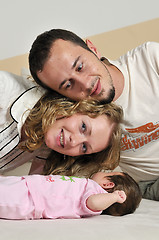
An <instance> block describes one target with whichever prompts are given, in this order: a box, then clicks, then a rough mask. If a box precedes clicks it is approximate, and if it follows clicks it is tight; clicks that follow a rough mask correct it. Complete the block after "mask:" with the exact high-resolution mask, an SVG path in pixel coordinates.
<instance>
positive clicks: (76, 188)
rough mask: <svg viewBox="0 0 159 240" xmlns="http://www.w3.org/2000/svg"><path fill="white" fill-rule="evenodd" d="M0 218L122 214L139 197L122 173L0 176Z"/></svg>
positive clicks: (130, 179)
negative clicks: (84, 176)
mask: <svg viewBox="0 0 159 240" xmlns="http://www.w3.org/2000/svg"><path fill="white" fill-rule="evenodd" d="M0 192H1V195H0V218H4V219H41V218H49V219H56V218H81V217H90V216H93V215H99V214H101V213H102V214H111V215H118V216H121V215H125V214H129V213H132V212H134V211H135V209H136V208H137V207H138V205H139V203H140V201H141V193H140V190H139V187H138V185H137V183H136V182H135V181H134V180H133V179H132V178H131V177H130V176H129V175H128V174H126V173H120V172H111V173H105V172H97V173H95V174H94V175H93V177H92V179H86V178H78V177H74V176H69V177H68V176H60V175H48V176H44V175H29V176H22V177H15V176H8V177H5V176H0Z"/></svg>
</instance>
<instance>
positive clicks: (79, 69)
mask: <svg viewBox="0 0 159 240" xmlns="http://www.w3.org/2000/svg"><path fill="white" fill-rule="evenodd" d="M82 68H83V63H81V64H80V65H79V66H78V68H77V71H78V72H80V71H81V69H82Z"/></svg>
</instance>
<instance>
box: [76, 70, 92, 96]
mask: <svg viewBox="0 0 159 240" xmlns="http://www.w3.org/2000/svg"><path fill="white" fill-rule="evenodd" d="M75 84H76V87H77V88H78V91H79V92H85V91H88V89H90V88H91V82H90V80H89V79H88V78H87V77H86V76H84V75H78V74H77V75H76V77H75Z"/></svg>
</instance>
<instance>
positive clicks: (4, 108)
mask: <svg viewBox="0 0 159 240" xmlns="http://www.w3.org/2000/svg"><path fill="white" fill-rule="evenodd" d="M0 85H1V92H0V98H1V99H0V100H1V101H0V102H1V104H0V113H1V124H0V127H1V128H0V131H1V135H0V138H1V139H0V144H1V145H0V149H1V151H0V164H1V165H0V169H1V173H3V172H4V171H8V170H10V169H12V168H15V167H16V166H18V165H21V164H22V163H24V162H26V161H29V160H30V159H33V158H37V156H38V158H45V159H46V158H47V156H48V154H49V152H50V150H49V149H48V148H47V147H46V146H45V144H44V143H46V145H47V146H48V147H50V148H51V149H53V150H55V152H60V153H62V154H66V155H69V156H78V155H81V154H85V155H86V154H88V155H89V154H91V153H94V152H99V151H101V150H103V149H107V150H108V149H110V150H111V147H110V145H112V143H111V144H109V143H110V142H111V141H112V140H111V139H113V138H111V135H112V133H113V135H116V133H118V132H119V130H118V123H119V122H120V118H121V109H120V108H118V107H115V106H114V105H107V107H106V106H104V105H100V104H99V103H98V102H95V101H83V102H80V103H75V102H73V101H69V100H68V99H66V98H64V97H62V96H59V95H56V96H53V95H52V93H51V94H48V93H47V94H45V95H44V96H43V97H42V98H41V99H40V100H39V101H38V99H39V98H40V97H41V96H42V95H43V93H44V92H43V91H42V90H41V89H40V88H39V87H37V86H36V85H35V83H34V82H33V81H29V80H28V79H25V81H24V79H21V77H19V76H16V75H14V74H9V73H6V72H1V73H0ZM37 101H38V103H37V104H36V105H35V106H34V104H35V103H36V102H37ZM28 108H30V109H32V110H31V111H28ZM8 113H10V114H8ZM87 115H88V116H87ZM25 120H26V121H25ZM70 123H71V124H70ZM100 123H102V124H101V126H100ZM71 126H72V127H71ZM103 133H104V134H103ZM114 133H115V134H114ZM102 134H103V135H102ZM101 136H102V138H101ZM75 137H76V138H75ZM96 139H98V141H96ZM19 142H21V148H22V150H20V149H19V146H18V143H19ZM117 145H118V146H119V141H117ZM24 149H25V150H29V151H30V153H28V152H27V153H26V152H25V151H23V150H24ZM44 150H46V153H45V152H44ZM114 151H115V148H114ZM109 152H111V151H109ZM107 155H108V154H107ZM62 157H63V155H62ZM74 159H75V158H74ZM113 161H114V160H112V162H113Z"/></svg>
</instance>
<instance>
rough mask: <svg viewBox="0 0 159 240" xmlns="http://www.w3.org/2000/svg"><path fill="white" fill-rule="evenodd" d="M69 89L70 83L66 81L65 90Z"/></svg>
mask: <svg viewBox="0 0 159 240" xmlns="http://www.w3.org/2000/svg"><path fill="white" fill-rule="evenodd" d="M70 87H71V82H70V81H68V82H67V84H66V85H65V88H66V89H68V88H70Z"/></svg>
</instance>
